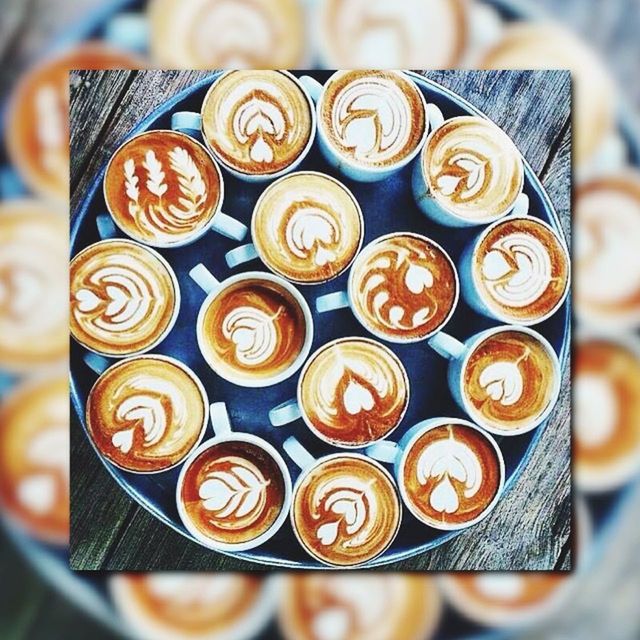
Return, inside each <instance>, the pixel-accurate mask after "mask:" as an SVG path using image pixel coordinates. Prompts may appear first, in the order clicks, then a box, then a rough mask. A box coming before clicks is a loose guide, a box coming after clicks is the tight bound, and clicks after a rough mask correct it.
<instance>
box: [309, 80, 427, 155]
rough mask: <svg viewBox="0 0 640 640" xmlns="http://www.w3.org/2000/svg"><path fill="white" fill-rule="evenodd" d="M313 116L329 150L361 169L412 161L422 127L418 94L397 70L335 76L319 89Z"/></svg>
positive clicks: (422, 107) (421, 101) (423, 117)
mask: <svg viewBox="0 0 640 640" xmlns="http://www.w3.org/2000/svg"><path fill="white" fill-rule="evenodd" d="M318 116H319V122H318V126H319V127H322V130H323V132H324V133H325V135H326V137H327V139H328V142H329V144H330V145H331V147H333V148H334V149H335V150H336V151H337V152H338V153H339V154H340V156H342V157H343V158H344V159H345V160H346V161H348V162H350V163H353V164H355V165H357V166H361V167H379V168H384V167H391V166H393V165H396V164H398V163H401V162H403V161H405V160H406V159H407V158H409V157H412V156H413V155H414V154H415V153H416V152H417V151H418V148H419V146H420V143H421V142H422V140H423V138H424V135H425V131H426V126H427V125H426V113H425V104H424V99H423V97H422V94H421V93H420V90H419V89H418V87H417V86H416V85H415V84H414V83H413V82H412V81H411V80H409V78H407V77H406V76H405V75H404V74H402V73H400V72H397V71H373V70H371V71H369V70H367V71H338V72H337V73H335V74H334V75H333V76H331V78H330V79H329V80H328V82H327V84H326V85H325V92H324V95H323V98H322V101H321V102H320V105H319V109H318Z"/></svg>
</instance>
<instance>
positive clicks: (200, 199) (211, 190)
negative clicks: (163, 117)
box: [104, 130, 223, 247]
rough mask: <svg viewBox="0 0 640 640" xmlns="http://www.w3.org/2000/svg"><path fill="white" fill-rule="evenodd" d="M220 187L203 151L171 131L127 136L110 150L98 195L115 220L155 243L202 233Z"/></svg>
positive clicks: (165, 244) (137, 237) (175, 241)
mask: <svg viewBox="0 0 640 640" xmlns="http://www.w3.org/2000/svg"><path fill="white" fill-rule="evenodd" d="M222 189H223V187H222V177H221V175H220V170H219V169H218V167H217V166H216V164H215V162H214V161H213V159H212V158H211V156H210V155H209V153H208V152H207V150H206V149H205V148H204V147H203V146H202V145H201V144H200V143H199V142H196V141H195V140H194V139H193V138H191V137H189V136H187V135H185V134H182V133H177V132H175V131H164V130H161V131H147V132H146V133H142V134H140V135H137V136H135V137H134V138H131V139H130V140H128V141H127V142H125V143H124V144H123V145H122V146H121V147H120V148H119V149H118V150H117V151H116V152H115V154H114V155H113V157H112V158H111V160H110V161H109V165H108V166H107V171H106V173H105V177H104V198H105V201H106V203H107V207H108V208H109V211H110V212H111V215H112V216H113V219H114V220H115V222H116V224H117V225H118V226H119V227H120V228H121V229H122V230H123V231H124V232H125V233H126V234H127V235H129V236H131V237H132V238H134V239H135V240H139V241H140V242H144V243H146V244H150V245H153V246H159V247H170V246H173V245H180V244H184V243H185V242H188V241H189V240H190V239H191V238H193V237H196V236H197V235H198V234H202V233H203V232H204V230H206V228H207V227H208V226H209V224H210V223H211V220H212V218H213V216H214V215H215V213H216V212H217V211H218V209H219V205H220V202H221V200H222Z"/></svg>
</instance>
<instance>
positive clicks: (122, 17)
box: [104, 13, 149, 52]
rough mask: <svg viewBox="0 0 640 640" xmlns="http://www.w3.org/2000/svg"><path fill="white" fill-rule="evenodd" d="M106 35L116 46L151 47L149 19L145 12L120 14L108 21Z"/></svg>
mask: <svg viewBox="0 0 640 640" xmlns="http://www.w3.org/2000/svg"><path fill="white" fill-rule="evenodd" d="M104 37H105V40H106V41H107V42H108V43H109V44H111V45H113V46H115V47H118V48H121V49H126V50H129V51H138V52H141V51H145V50H147V49H148V48H149V19H148V17H147V16H146V15H145V14H138V13H121V14H118V15H116V16H114V17H113V18H111V19H110V20H109V22H108V23H107V25H106V27H105V34H104Z"/></svg>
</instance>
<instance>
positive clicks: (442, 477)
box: [401, 422, 503, 527]
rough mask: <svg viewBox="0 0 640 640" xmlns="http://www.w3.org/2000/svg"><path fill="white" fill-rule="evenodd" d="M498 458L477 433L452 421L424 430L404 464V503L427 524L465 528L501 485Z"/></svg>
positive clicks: (483, 508)
mask: <svg viewBox="0 0 640 640" xmlns="http://www.w3.org/2000/svg"><path fill="white" fill-rule="evenodd" d="M502 473H503V471H502V468H501V462H500V458H499V454H498V453H497V452H496V449H495V447H494V445H493V444H492V442H491V441H490V440H489V439H488V438H487V436H486V435H484V434H483V433H482V432H481V431H480V430H478V429H474V428H472V427H470V426H468V425H465V424H461V423H456V422H451V423H450V424H443V425H441V426H437V427H435V428H433V429H430V430H428V431H426V432H425V433H424V434H422V435H421V436H420V437H419V438H417V439H416V440H415V441H414V442H413V443H412V444H411V445H410V447H409V449H408V451H407V453H406V458H405V460H404V463H403V465H402V471H401V474H402V478H403V483H404V490H405V498H406V499H407V500H408V503H409V506H410V507H411V510H412V512H413V513H414V514H415V515H416V517H418V518H419V519H420V520H422V521H423V522H425V523H427V524H435V525H436V526H437V525H446V526H449V527H456V526H464V525H466V524H469V523H471V522H473V521H475V520H477V519H478V518H479V517H480V516H481V515H482V514H483V513H484V512H485V511H486V510H487V509H488V508H489V506H490V505H492V503H493V502H494V500H495V498H496V496H497V495H498V493H499V491H500V488H501V482H502Z"/></svg>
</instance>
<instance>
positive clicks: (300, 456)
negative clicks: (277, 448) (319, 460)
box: [282, 436, 316, 469]
mask: <svg viewBox="0 0 640 640" xmlns="http://www.w3.org/2000/svg"><path fill="white" fill-rule="evenodd" d="M282 448H283V449H284V450H285V451H286V452H287V454H288V455H289V457H290V458H291V459H292V460H293V461H294V462H295V463H296V464H297V465H298V466H299V467H300V469H308V468H309V467H310V466H311V465H312V464H314V463H315V461H316V459H315V458H314V457H313V456H312V455H311V454H310V453H309V452H308V451H307V450H306V449H305V448H304V447H303V446H302V445H301V444H300V443H299V442H298V440H297V439H296V438H294V437H293V436H289V437H288V438H287V439H286V440H285V441H284V442H283V444H282Z"/></svg>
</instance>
